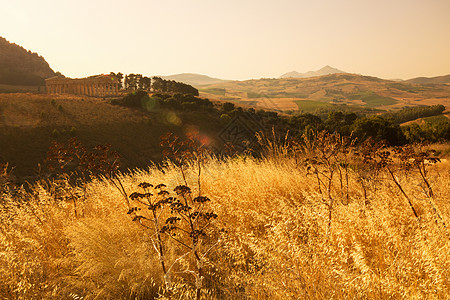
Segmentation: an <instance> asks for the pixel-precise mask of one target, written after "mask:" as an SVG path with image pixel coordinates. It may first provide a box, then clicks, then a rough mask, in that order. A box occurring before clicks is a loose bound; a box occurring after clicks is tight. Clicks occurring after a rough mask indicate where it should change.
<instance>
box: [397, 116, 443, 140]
mask: <svg viewBox="0 0 450 300" xmlns="http://www.w3.org/2000/svg"><path fill="white" fill-rule="evenodd" d="M402 132H403V134H404V135H405V138H406V140H407V141H408V142H409V143H417V142H423V141H429V142H433V143H434V142H440V141H450V120H442V121H440V122H438V123H435V124H431V123H424V124H417V123H414V124H411V125H408V126H402Z"/></svg>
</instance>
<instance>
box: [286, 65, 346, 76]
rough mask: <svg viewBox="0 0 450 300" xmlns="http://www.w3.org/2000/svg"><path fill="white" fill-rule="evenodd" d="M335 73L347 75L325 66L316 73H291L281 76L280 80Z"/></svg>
mask: <svg viewBox="0 0 450 300" xmlns="http://www.w3.org/2000/svg"><path fill="white" fill-rule="evenodd" d="M336 73H347V72H344V71H341V70H339V69H336V68H333V67H330V66H325V67H323V68H322V69H319V70H317V71H309V72H306V73H299V72H297V71H292V72H289V73H286V74H283V75H281V76H280V78H309V77H316V76H323V75H330V74H336Z"/></svg>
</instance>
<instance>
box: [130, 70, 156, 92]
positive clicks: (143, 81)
mask: <svg viewBox="0 0 450 300" xmlns="http://www.w3.org/2000/svg"><path fill="white" fill-rule="evenodd" d="M151 82H152V80H151V79H150V77H146V76H142V74H133V73H131V74H128V75H125V80H124V82H123V84H124V87H125V89H126V90H127V91H137V90H143V91H148V90H150V88H151Z"/></svg>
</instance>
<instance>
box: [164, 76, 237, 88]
mask: <svg viewBox="0 0 450 300" xmlns="http://www.w3.org/2000/svg"><path fill="white" fill-rule="evenodd" d="M161 78H163V79H167V80H175V81H178V82H183V83H186V84H190V85H193V86H200V85H206V84H216V83H223V82H227V81H229V80H223V79H219V78H213V77H209V76H206V75H201V74H194V73H182V74H175V75H169V76H161Z"/></svg>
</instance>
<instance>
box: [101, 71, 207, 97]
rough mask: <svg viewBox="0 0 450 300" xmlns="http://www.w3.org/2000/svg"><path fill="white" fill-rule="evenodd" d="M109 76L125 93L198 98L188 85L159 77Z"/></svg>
mask: <svg viewBox="0 0 450 300" xmlns="http://www.w3.org/2000/svg"><path fill="white" fill-rule="evenodd" d="M110 75H111V76H113V77H115V78H117V79H118V80H119V82H120V88H121V89H122V88H123V89H125V90H126V91H130V92H136V91H147V92H148V91H153V92H155V93H161V94H183V95H193V96H198V95H199V92H198V90H197V89H196V88H194V87H193V86H191V85H189V84H185V83H182V82H177V81H175V80H165V79H162V78H161V77H157V76H155V77H152V78H150V77H147V76H143V75H142V74H133V73H131V74H128V75H123V74H122V73H120V72H119V73H117V74H116V73H114V72H111V73H110Z"/></svg>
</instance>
